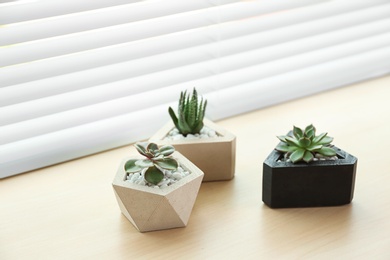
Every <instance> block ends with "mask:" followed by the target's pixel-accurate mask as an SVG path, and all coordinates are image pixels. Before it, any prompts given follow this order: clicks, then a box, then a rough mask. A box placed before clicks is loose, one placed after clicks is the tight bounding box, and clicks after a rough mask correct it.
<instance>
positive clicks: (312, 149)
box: [306, 144, 322, 152]
mask: <svg viewBox="0 0 390 260" xmlns="http://www.w3.org/2000/svg"><path fill="white" fill-rule="evenodd" d="M321 148H322V145H321V144H319V145H312V146H310V147H307V148H306V150H308V151H310V152H316V151H317V150H320V149H321Z"/></svg>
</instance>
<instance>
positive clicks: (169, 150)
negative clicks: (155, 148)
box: [160, 145, 175, 156]
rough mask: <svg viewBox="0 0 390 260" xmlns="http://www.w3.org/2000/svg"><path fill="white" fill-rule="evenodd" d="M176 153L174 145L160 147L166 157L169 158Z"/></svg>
mask: <svg viewBox="0 0 390 260" xmlns="http://www.w3.org/2000/svg"><path fill="white" fill-rule="evenodd" d="M174 152H175V148H174V147H173V146H172V145H164V146H162V147H160V153H161V154H162V155H165V156H169V155H171V154H173V153H174Z"/></svg>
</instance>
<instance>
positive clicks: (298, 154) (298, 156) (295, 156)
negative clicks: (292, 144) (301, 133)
mask: <svg viewBox="0 0 390 260" xmlns="http://www.w3.org/2000/svg"><path fill="white" fill-rule="evenodd" d="M304 154H305V150H304V149H297V150H295V151H294V152H293V153H292V154H291V155H290V160H291V161H292V162H293V163H295V162H298V161H300V160H302V158H303V156H304Z"/></svg>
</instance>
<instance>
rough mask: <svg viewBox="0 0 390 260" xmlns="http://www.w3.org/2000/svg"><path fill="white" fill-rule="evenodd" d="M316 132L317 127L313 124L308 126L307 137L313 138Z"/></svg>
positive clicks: (306, 129)
mask: <svg viewBox="0 0 390 260" xmlns="http://www.w3.org/2000/svg"><path fill="white" fill-rule="evenodd" d="M315 134H316V128H315V127H314V126H313V125H312V124H311V125H308V126H306V128H305V134H304V135H305V136H306V137H309V138H310V139H312V138H313V137H314V136H315Z"/></svg>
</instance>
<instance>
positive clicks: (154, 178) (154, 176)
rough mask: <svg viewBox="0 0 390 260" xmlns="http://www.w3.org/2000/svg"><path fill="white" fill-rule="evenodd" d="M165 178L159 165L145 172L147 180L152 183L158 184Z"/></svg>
mask: <svg viewBox="0 0 390 260" xmlns="http://www.w3.org/2000/svg"><path fill="white" fill-rule="evenodd" d="M163 178H164V173H162V172H161V171H160V170H159V169H158V168H157V167H155V166H152V167H149V168H148V169H147V170H146V172H145V180H146V181H147V182H149V183H151V184H154V185H157V184H158V183H159V182H160V181H162V179H163Z"/></svg>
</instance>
